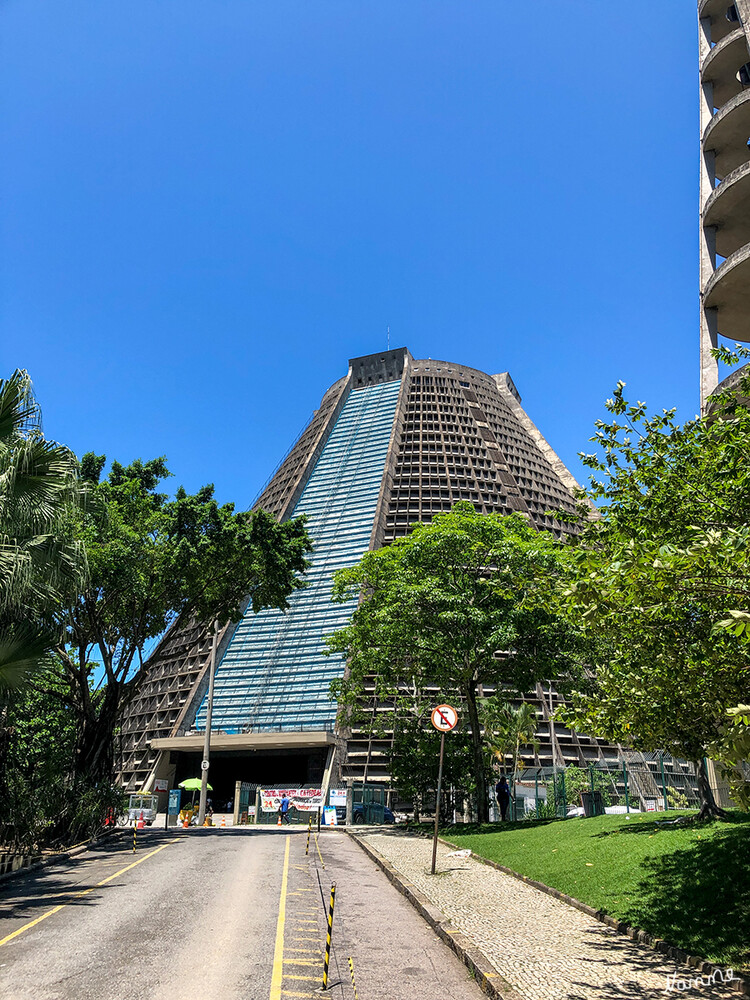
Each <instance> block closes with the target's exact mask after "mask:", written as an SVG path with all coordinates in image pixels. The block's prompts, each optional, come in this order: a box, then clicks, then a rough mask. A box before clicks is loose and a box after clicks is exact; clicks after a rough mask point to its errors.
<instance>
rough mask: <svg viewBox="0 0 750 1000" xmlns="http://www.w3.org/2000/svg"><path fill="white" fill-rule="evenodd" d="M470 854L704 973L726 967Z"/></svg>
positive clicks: (748, 979)
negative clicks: (691, 953)
mask: <svg viewBox="0 0 750 1000" xmlns="http://www.w3.org/2000/svg"><path fill="white" fill-rule="evenodd" d="M438 840H439V841H440V843H441V844H442V845H443V846H444V847H450V848H452V849H453V850H457V849H458V844H454V843H452V842H451V841H450V840H445V839H444V838H443V837H438ZM471 856H472V858H474V860H475V861H479V862H480V864H483V865H487V866H488V867H489V868H494V869H495V870H496V871H499V872H503V874H505V875H510V876H511V877H512V878H515V879H518V881H519V882H525V883H526V885H530V886H532V887H533V888H534V889H538V890H539V891H540V892H544V893H546V894H547V895H548V896H553V897H554V898H555V899H559V900H560V902H562V903H567V905H568V906H573V907H575V909H576V910H580V911H581V912H582V913H585V914H586V915H587V916H589V917H593V918H594V920H598V921H599V922H600V923H602V924H606V926H607V927H611V928H612V930H615V931H617V933H618V934H624V935H626V936H627V937H629V938H630V939H631V941H635V942H636V943H637V944H645V945H646V946H647V947H648V948H651V949H652V950H653V951H658V952H659V953H660V954H662V955H665V956H666V957H667V958H669V959H671V960H672V961H673V962H675V963H679V964H680V965H687V966H689V968H691V969H693V970H695V971H696V972H699V973H700V974H701V975H702V976H712V975H713V974H714V973H715V972H723V971H724V968H723V967H721V966H719V965H714V964H713V963H712V962H707V961H706V959H704V958H700V957H699V956H698V955H690V954H689V953H688V952H686V951H684V950H683V949H682V948H678V947H677V946H676V945H673V944H670V943H669V942H668V941H665V940H664V939H663V938H658V937H654V935H653V934H649V933H648V932H647V931H644V930H642V929H641V928H640V927H633V926H631V925H630V924H628V923H626V922H625V921H624V920H617V919H616V918H615V917H611V916H610V915H609V914H608V913H606V912H605V911H604V910H595V909H594V907H593V906H589V905H588V903H582V902H581V901H580V899H576V898H575V897H574V896H568V895H566V893H564V892H560V890H559V889H553V888H552V887H551V886H549V885H545V884H544V882H537V881H536V879H533V878H529V877H528V876H527V875H521V874H520V873H519V872H517V871H514V870H513V869H512V868H506V866H505V865H501V864H498V862H497V861H490V859H489V858H483V857H482V855H481V854H475V853H474V852H473V851H472V853H471ZM732 971H734V970H732ZM734 974H735V976H737V977H738V979H737V980H732V984H731V986H732V989H733V990H734V991H735V992H736V993H739V994H740V995H742V996H750V976H748V975H746V974H743V973H741V972H735V973H734Z"/></svg>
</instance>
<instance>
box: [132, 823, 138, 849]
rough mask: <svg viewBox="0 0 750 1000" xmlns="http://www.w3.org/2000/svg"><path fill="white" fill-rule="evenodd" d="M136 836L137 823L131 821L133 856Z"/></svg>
mask: <svg viewBox="0 0 750 1000" xmlns="http://www.w3.org/2000/svg"><path fill="white" fill-rule="evenodd" d="M137 834H138V821H137V820H135V819H134V820H133V854H135V838H136V836H137Z"/></svg>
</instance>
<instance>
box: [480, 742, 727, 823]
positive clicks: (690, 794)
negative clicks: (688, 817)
mask: <svg viewBox="0 0 750 1000" xmlns="http://www.w3.org/2000/svg"><path fill="white" fill-rule="evenodd" d="M706 763H707V771H708V778H709V784H710V785H711V789H712V791H713V794H714V797H715V799H716V802H717V804H718V805H720V806H722V807H724V808H731V807H732V806H733V805H734V803H733V801H732V798H731V794H730V790H729V786H728V784H727V783H726V782H725V781H724V780H723V779H722V778H721V776H720V773H719V771H718V769H717V768H716V767H715V766H714V765H713V764H712V762H710V761H707V762H706ZM508 784H509V786H510V791H511V801H510V804H509V809H508V814H507V818H508V819H512V820H522V819H535V818H538V819H543V818H549V819H552V818H559V819H565V818H567V817H569V816H576V815H584V816H597V815H601V814H603V813H605V812H606V813H630V812H666V811H669V810H673V809H698V808H699V806H700V796H699V794H698V779H697V776H696V769H695V765H694V764H692V763H690V762H688V761H683V760H678V759H677V758H675V757H672V756H671V755H669V754H665V753H648V754H643V753H637V752H634V751H633V752H626V753H625V754H623V755H622V756H621V757H620V758H618V759H607V760H597V761H592V762H590V763H589V764H588V765H585V766H577V765H568V766H566V767H539V768H524V769H523V770H520V771H518V772H516V773H515V774H514V775H513V776H512V777H511V776H508ZM492 813H493V818H496V819H499V818H500V815H499V814H500V809H499V807H498V806H497V804H496V803H495V802H494V796H493V804H492Z"/></svg>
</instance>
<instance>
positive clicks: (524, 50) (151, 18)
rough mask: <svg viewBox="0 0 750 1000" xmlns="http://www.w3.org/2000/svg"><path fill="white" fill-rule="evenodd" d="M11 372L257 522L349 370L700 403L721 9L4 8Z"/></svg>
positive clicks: (306, 4) (121, 447)
mask: <svg viewBox="0 0 750 1000" xmlns="http://www.w3.org/2000/svg"><path fill="white" fill-rule="evenodd" d="M0 23H2V34H3V38H4V42H3V52H2V59H1V60H0V95H1V96H0V102H1V105H2V106H1V107H0V142H1V149H2V155H1V156H0V189H1V190H2V192H3V207H2V210H1V214H0V256H1V258H2V267H1V277H0V282H1V284H0V350H1V352H2V354H1V356H0V361H1V362H2V363H1V364H0V374H2V375H5V374H7V373H9V372H10V371H12V370H13V369H14V368H15V367H17V366H21V367H25V368H27V369H28V370H29V372H30V374H31V376H32V378H33V380H34V383H35V386H36V391H37V394H38V397H39V400H40V402H41V404H42V406H43V410H44V418H45V430H46V432H47V434H48V436H50V437H54V438H57V439H58V440H60V441H63V442H65V443H66V444H68V445H70V446H71V447H72V448H73V449H74V450H75V451H76V452H77V453H79V454H82V453H83V452H84V451H87V450H95V451H97V452H100V453H101V452H104V453H106V454H107V455H108V456H109V457H110V459H111V458H117V459H119V460H120V461H122V462H127V461H130V460H131V459H133V458H135V457H142V458H144V459H145V458H149V457H152V456H154V455H160V454H166V455H167V457H168V459H169V463H170V466H171V468H172V470H173V472H174V473H175V477H176V478H175V480H173V485H174V486H176V485H177V484H178V483H183V484H184V485H185V486H186V487H187V488H188V489H191V490H192V489H195V488H197V487H198V486H199V485H200V484H201V483H204V482H214V483H215V484H216V487H217V493H218V496H219V497H220V499H222V500H229V499H231V500H235V501H236V502H237V503H238V504H239V505H240V506H246V505H247V504H249V502H250V501H251V500H252V498H253V497H254V496H255V494H256V493H257V491H258V489H259V487H260V486H261V485H262V484H263V482H264V481H265V479H266V478H267V476H268V475H269V473H270V472H271V471H272V470H273V468H274V466H275V465H276V464H277V462H278V460H279V458H280V457H281V456H282V454H283V453H284V452H285V451H286V450H287V448H288V447H289V445H290V444H291V443H292V440H293V439H294V437H295V436H296V435H297V433H298V432H299V431H300V429H301V428H302V426H303V424H304V423H305V422H306V420H307V419H308V417H309V416H310V414H311V412H312V410H313V409H314V408H315V407H316V406H317V405H318V402H319V400H320V397H321V396H322V394H323V392H324V390H325V389H326V388H327V387H328V385H329V384H330V383H331V382H333V381H334V380H335V379H337V378H339V377H340V376H341V375H343V374H345V372H346V363H347V359H348V358H349V357H352V356H357V355H360V354H367V353H371V352H374V351H379V350H381V349H382V348H383V347H384V346H385V343H386V327H387V326H388V325H390V328H391V346H394V347H395V346H402V345H405V346H408V347H409V349H410V350H411V352H412V353H413V354H414V355H415V356H417V357H433V358H441V359H445V360H452V361H459V362H462V363H463V364H466V365H471V366H473V367H476V368H480V369H483V370H485V371H488V372H497V371H503V370H506V369H508V370H510V372H511V374H512V376H513V378H514V380H515V382H516V384H517V385H518V387H519V390H520V392H521V394H522V396H523V401H524V405H525V407H526V409H527V410H528V412H529V414H530V416H531V417H532V419H533V420H534V421H535V422H536V423H537V425H538V426H539V427H540V429H541V430H542V431H543V433H544V434H545V435H546V436H547V437H548V439H549V440H550V442H551V443H552V445H553V446H554V447H555V448H556V450H557V451H558V452H559V454H560V455H561V456H562V458H563V459H564V460H565V461H566V463H567V464H568V465H569V466H570V468H571V470H572V471H573V472H574V474H575V475H577V476H578V477H579V478H582V476H583V471H582V469H581V466H580V464H579V462H578V460H577V457H576V455H577V452H578V451H580V450H582V449H587V450H588V447H589V446H588V444H587V439H588V437H589V436H590V435H591V433H593V421H594V420H595V418H596V417H598V416H602V415H603V405H602V404H603V401H604V399H605V398H606V397H607V396H608V395H609V394H610V391H611V388H612V386H613V385H614V383H615V382H616V380H617V379H619V378H622V379H624V380H625V381H626V382H628V385H629V388H628V391H629V393H630V394H631V395H632V396H633V397H635V398H638V399H646V400H648V401H649V403H651V404H652V405H654V406H658V407H662V406H665V407H666V406H672V405H676V406H678V407H679V411H680V414H681V415H682V416H683V417H687V416H692V415H693V414H694V413H695V412H696V410H697V407H698V334H697V323H698V298H697V295H698V292H697V282H698V264H697V253H698V240H697V225H698V223H697V211H698V206H697V197H698V191H697V184H698V180H697V177H698V173H697V171H698V113H697V100H698V85H697V27H696V11H695V3H694V2H693V0H660V2H659V3H653V4H649V5H648V10H646V8H644V7H643V6H642V5H641V6H638V5H634V4H633V3H632V2H630V0H628V2H626V0H537V2H536V3H510V2H508V0H451V2H443V0H406V2H405V0H378V2H377V3H376V2H365V0H293V2H289V0H262V2H261V0H127V2H125V0H119V2H118V0H109V2H106V3H104V2H102V0H65V2H64V3H61V2H60V0H4V2H3V3H2V4H1V5H0Z"/></svg>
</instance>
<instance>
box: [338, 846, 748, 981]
mask: <svg viewBox="0 0 750 1000" xmlns="http://www.w3.org/2000/svg"><path fill="white" fill-rule="evenodd" d="M347 833H348V834H349V836H350V837H351V838H352V840H354V841H355V842H356V843H357V844H358V845H359V846H360V847H361V849H362V850H363V851H364V852H365V854H367V855H368V857H370V858H371V859H372V860H373V861H374V862H375V864H376V865H377V866H378V867H379V868H380V869H382V871H383V872H384V873H385V876H386V878H387V879H388V881H389V882H391V883H392V884H393V885H394V886H395V887H396V889H398V891H399V892H400V893H401V895H402V896H405V897H406V898H407V899H408V900H409V902H410V903H411V904H412V906H413V907H414V908H415V909H416V910H417V912H418V913H419V914H420V915H421V916H422V917H424V919H425V920H426V921H427V923H428V924H429V925H430V927H432V929H433V930H434V931H435V933H436V934H437V935H438V937H439V938H440V939H441V940H442V941H444V942H445V943H446V944H447V945H448V947H449V948H451V950H452V951H454V952H455V953H456V955H458V957H459V958H460V959H461V961H462V962H463V963H464V965H465V966H466V967H467V968H468V969H469V971H470V972H471V973H472V974H473V975H474V976H475V978H476V980H477V982H478V983H479V985H480V986H481V988H482V990H483V991H484V992H485V993H486V994H487V995H488V996H490V997H492V998H493V1000H521V995H520V994H519V993H518V992H517V991H516V990H514V989H513V987H512V986H511V985H510V984H509V983H508V982H507V981H506V980H505V979H503V977H502V976H501V975H500V973H499V972H497V970H496V969H495V968H494V966H493V965H492V964H491V963H490V961H489V959H488V958H487V957H486V956H485V955H484V954H483V953H482V952H481V951H480V950H479V949H478V948H477V947H476V945H475V944H474V942H473V941H471V940H470V938H468V937H467V936H466V935H465V934H463V933H462V932H461V931H459V930H458V929H456V928H454V927H453V925H452V924H451V922H450V920H449V919H448V918H447V917H446V916H445V915H444V914H443V913H442V911H441V910H439V909H438V908H437V907H436V906H435V905H434V903H432V902H431V901H430V900H429V899H428V898H427V897H426V896H425V895H424V894H423V893H422V892H420V890H419V889H417V887H416V886H415V885H413V884H412V883H411V882H410V881H409V880H408V879H407V878H405V877H404V876H403V875H402V874H401V873H400V872H399V871H397V870H396V869H395V868H394V867H393V865H392V864H391V863H390V862H389V861H387V860H386V858H384V857H383V856H382V855H381V854H379V853H378V852H377V851H376V850H375V849H374V848H372V847H370V845H369V844H365V843H364V842H363V841H362V840H360V839H359V837H358V836H357V834H355V833H354V832H353V831H349V830H347ZM438 840H439V842H440V843H441V844H442V845H443V846H444V847H450V848H453V849H454V850H455V849H456V847H457V845H456V844H453V843H451V841H450V840H444V839H443V838H442V837H438ZM471 856H472V858H473V859H474V860H475V861H479V862H480V863H481V864H483V865H487V866H488V867H489V868H495V869H496V870H497V871H500V872H503V874H505V875H510V876H511V877H512V878H516V879H518V880H519V881H520V882H525V883H526V885H530V886H532V888H534V889H538V890H539V891H540V892H544V893H546V894H547V895H548V896H553V897H554V898H555V899H559V900H560V902H562V903H567V905H568V906H573V907H575V909H577V910H580V911H581V912H582V913H585V914H586V915H587V916H589V917H593V918H594V919H595V920H598V921H599V922H600V923H603V924H606V925H607V927H611V928H612V929H613V930H615V931H617V933H618V934H624V935H626V936H627V937H629V938H630V939H631V940H633V941H635V942H636V943H638V944H643V945H646V946H647V947H649V948H651V949H653V950H654V951H658V952H659V953H660V954H663V955H665V956H666V957H667V958H670V959H671V960H672V961H674V962H675V963H679V964H681V965H686V966H688V967H689V968H690V969H691V970H692V971H694V972H696V973H699V974H700V975H702V976H711V975H713V973H714V972H723V971H724V969H723V968H722V967H721V966H718V965H713V964H712V963H711V962H707V961H706V960H705V959H703V958H699V957H698V956H696V955H689V954H688V953H687V952H686V951H683V950H682V949H681V948H677V947H675V946H674V945H672V944H669V942H667V941H664V940H662V939H661V938H656V937H654V936H653V935H651V934H648V933H647V932H646V931H644V930H641V929H640V928H638V927H631V926H630V925H629V924H627V923H625V922H624V921H622V920H616V919H615V918H614V917H610V916H609V914H607V913H604V912H603V911H602V910H595V909H594V908H593V906H589V905H588V904H587V903H582V902H581V901H580V900H579V899H575V898H574V897H573V896H568V895H566V894H565V893H564V892H560V891H559V890H558V889H553V888H551V887H550V886H548V885H545V884H544V882H537V881H536V880H535V879H531V878H528V876H526V875H521V874H519V873H518V872H516V871H514V870H513V869H512V868H506V867H505V865H501V864H498V863H497V862H496V861H490V860H489V858H483V857H482V856H481V855H480V854H475V853H474V852H473V851H472V854H471ZM734 974H735V976H738V977H739V978H738V980H732V982H731V984H725V985H731V988H732V990H734V991H735V992H736V993H738V994H740V995H741V996H750V977H748V976H747V975H743V974H742V973H737V972H735V973H734Z"/></svg>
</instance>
